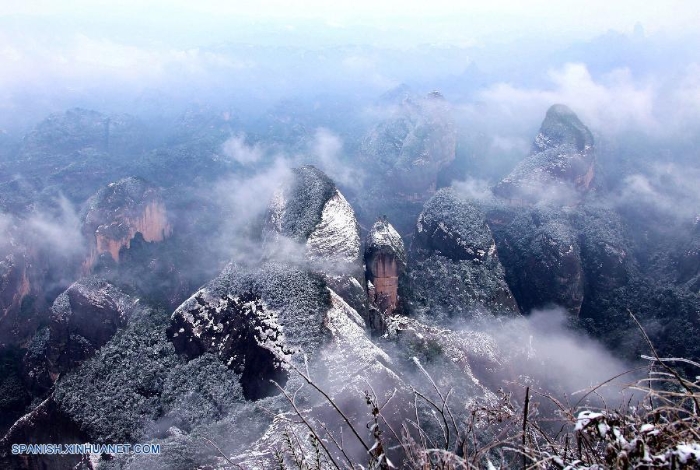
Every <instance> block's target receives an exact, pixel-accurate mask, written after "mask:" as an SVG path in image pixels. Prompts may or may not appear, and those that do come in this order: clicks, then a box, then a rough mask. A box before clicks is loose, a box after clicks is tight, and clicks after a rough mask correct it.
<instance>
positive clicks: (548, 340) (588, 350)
mask: <svg viewBox="0 0 700 470" xmlns="http://www.w3.org/2000/svg"><path fill="white" fill-rule="evenodd" d="M568 318H569V314H568V313H567V312H566V311H565V310H564V309H562V308H553V309H547V310H535V311H533V312H532V313H531V314H530V315H529V316H527V317H519V318H516V319H511V320H505V321H503V322H501V323H498V324H494V325H491V326H490V327H489V328H488V330H487V331H488V333H490V334H491V335H492V336H493V337H494V339H495V341H496V343H497V344H498V345H499V349H501V350H502V352H503V354H504V356H505V357H507V358H508V361H507V363H509V364H510V366H511V367H510V369H511V370H515V371H518V374H519V376H520V379H519V380H520V381H522V382H525V383H532V384H535V385H537V386H538V387H539V388H540V389H544V390H548V391H551V392H552V393H555V396H556V395H558V396H560V397H566V396H571V394H572V393H574V392H579V391H581V390H586V389H588V388H589V387H592V386H595V385H598V384H600V383H602V382H604V381H606V380H608V379H610V378H612V377H615V376H616V375H618V374H620V373H622V372H625V371H628V370H631V369H632V368H633V367H632V366H630V365H629V364H625V363H624V362H623V361H621V360H619V359H617V358H616V357H615V356H613V355H612V353H610V352H609V351H607V350H606V349H605V348H604V347H603V346H602V345H601V344H600V343H598V342H597V341H595V340H593V339H590V338H588V337H586V336H584V335H582V334H581V333H578V332H575V331H573V330H571V329H570V328H569V327H567V323H568ZM631 380H632V376H625V377H623V378H621V379H619V380H617V381H615V382H614V383H612V384H609V385H608V386H606V387H605V388H603V389H601V390H599V392H600V393H601V395H603V396H604V397H605V398H606V399H615V398H620V397H621V395H620V392H621V390H622V388H624V386H625V385H626V384H627V383H630V382H631ZM579 396H580V394H579ZM573 399H574V401H575V400H576V395H574V396H573Z"/></svg>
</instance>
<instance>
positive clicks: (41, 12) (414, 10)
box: [0, 0, 700, 46]
mask: <svg viewBox="0 0 700 470" xmlns="http://www.w3.org/2000/svg"><path fill="white" fill-rule="evenodd" d="M699 5H700V4H698V2H695V1H678V0H676V1H663V2H662V1H654V2H639V1H630V0H621V1H614V2H611V1H605V0H589V1H573V0H563V1H543V0H536V1H528V2H520V1H512V0H511V1H504V0H495V1H489V2H474V1H464V2H454V1H451V0H433V1H430V2H426V1H422V0H405V1H401V2H397V1H372V0H355V1H347V0H340V1H333V2H327V1H323V0H306V1H289V0H262V1H256V2H242V1H215V0H200V1H196V2H194V1H185V0H171V1H161V0H155V1H154V0H151V1H138V0H122V1H105V0H97V1H94V0H92V1H91V0H73V1H62V2H56V1H52V0H28V1H24V2H14V1H11V0H3V1H2V5H0V18H1V19H2V21H3V22H5V24H8V22H9V24H13V23H14V24H16V25H18V26H19V27H22V28H27V29H25V31H26V30H28V31H30V32H32V33H39V32H42V31H43V32H48V31H52V32H68V31H71V30H72V31H74V32H77V33H82V34H87V35H92V34H98V35H100V36H102V37H103V38H111V39H115V40H116V39H122V40H125V39H128V38H131V39H132V40H133V41H147V42H151V43H154V44H155V43H159V42H161V43H168V44H175V43H181V44H183V45H189V46H193V45H205V44H206V43H207V40H209V41H212V40H213V41H226V40H228V41H236V40H247V41H253V42H254V41H256V40H258V41H264V40H270V39H272V37H274V36H276V35H277V34H279V35H283V36H280V37H285V38H286V39H287V40H289V38H290V37H295V36H296V40H299V41H303V40H309V33H313V32H314V31H309V30H308V29H304V28H309V27H310V26H309V25H310V23H311V24H314V25H315V26H313V27H311V28H312V29H316V32H320V31H324V34H323V35H324V39H325V40H327V41H339V42H340V41H352V42H373V43H376V44H379V45H383V44H385V43H393V42H396V41H398V42H399V43H400V44H404V45H405V44H410V43H418V42H428V43H449V44H456V45H460V44H473V43H479V42H481V41H497V40H506V41H507V40H511V39H513V38H515V37H519V36H525V37H534V36H540V37H542V36H548V37H551V36H552V35H554V36H562V37H578V38H585V37H593V36H595V35H598V34H602V33H604V32H605V31H607V30H610V29H612V30H616V31H620V32H630V31H632V29H633V28H634V26H635V25H636V24H637V23H640V24H641V25H643V27H644V28H645V30H647V31H649V32H652V33H656V32H664V33H667V34H683V33H687V32H690V31H693V30H696V29H697V25H698V24H699V23H700V6H699ZM32 25H33V26H32ZM34 28H35V30H34V31H31V30H32V29H34ZM265 31H267V33H268V34H269V35H270V36H271V37H268V38H265V37H263V36H265V34H264V33H265ZM311 35H313V34H311ZM304 38H305V39H304Z"/></svg>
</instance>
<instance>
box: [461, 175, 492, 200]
mask: <svg viewBox="0 0 700 470" xmlns="http://www.w3.org/2000/svg"><path fill="white" fill-rule="evenodd" d="M452 188H453V189H454V190H455V192H456V193H457V194H459V195H460V196H461V197H463V198H464V199H467V200H469V201H488V200H490V199H493V193H492V192H491V185H490V184H489V182H488V181H486V180H481V179H475V178H467V179H466V180H464V181H455V182H453V183H452Z"/></svg>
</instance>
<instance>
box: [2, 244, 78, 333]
mask: <svg viewBox="0 0 700 470" xmlns="http://www.w3.org/2000/svg"><path fill="white" fill-rule="evenodd" d="M49 265H50V263H49V256H47V255H46V253H44V252H41V251H37V250H31V249H27V248H25V247H15V248H14V249H13V251H12V252H10V253H9V254H7V255H6V256H5V257H4V258H0V344H22V343H23V342H24V341H26V340H28V339H29V338H30V337H31V335H32V334H33V332H34V331H35V330H36V328H37V327H38V326H39V325H40V324H41V323H42V322H43V321H45V319H46V316H47V313H48V308H49V305H48V304H47V302H46V300H45V297H46V296H45V293H46V292H45V289H46V283H47V282H51V281H53V278H52V277H51V276H50V275H49V274H51V273H50V272H49V271H50V269H49V268H50V266H49ZM61 268H65V267H64V266H61V267H60V268H58V269H61ZM59 274H64V273H59Z"/></svg>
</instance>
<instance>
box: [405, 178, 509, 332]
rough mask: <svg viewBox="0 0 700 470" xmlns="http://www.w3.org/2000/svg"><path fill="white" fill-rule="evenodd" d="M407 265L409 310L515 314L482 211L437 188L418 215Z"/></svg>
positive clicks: (458, 314)
mask: <svg viewBox="0 0 700 470" xmlns="http://www.w3.org/2000/svg"><path fill="white" fill-rule="evenodd" d="M411 252H412V263H411V266H410V267H409V269H408V273H407V279H408V282H409V288H408V291H409V292H410V299H408V300H409V303H410V308H411V310H412V311H413V312H414V313H418V314H425V315H429V316H431V317H433V318H440V317H451V318H474V317H480V316H483V315H491V314H506V315H513V314H516V313H517V312H518V311H519V309H518V306H517V304H516V302H515V299H514V297H513V295H512V294H511V291H510V288H509V287H508V284H507V283H506V281H505V272H504V270H503V267H502V266H501V262H500V260H499V258H498V253H497V250H496V242H495V241H494V239H493V236H492V234H491V230H490V229H489V227H488V226H487V225H486V216H485V214H484V213H483V212H482V211H481V209H480V208H479V207H478V206H476V205H475V204H473V203H470V202H468V201H466V200H464V199H463V198H462V197H460V196H459V195H458V194H457V193H456V192H455V191H454V190H452V189H441V190H440V191H438V192H437V193H436V194H435V196H433V197H432V198H431V199H430V200H429V201H428V202H427V203H426V204H425V206H424V209H423V212H421V214H420V216H419V217H418V222H417V224H416V232H415V237H414V242H413V244H412V246H411Z"/></svg>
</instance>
